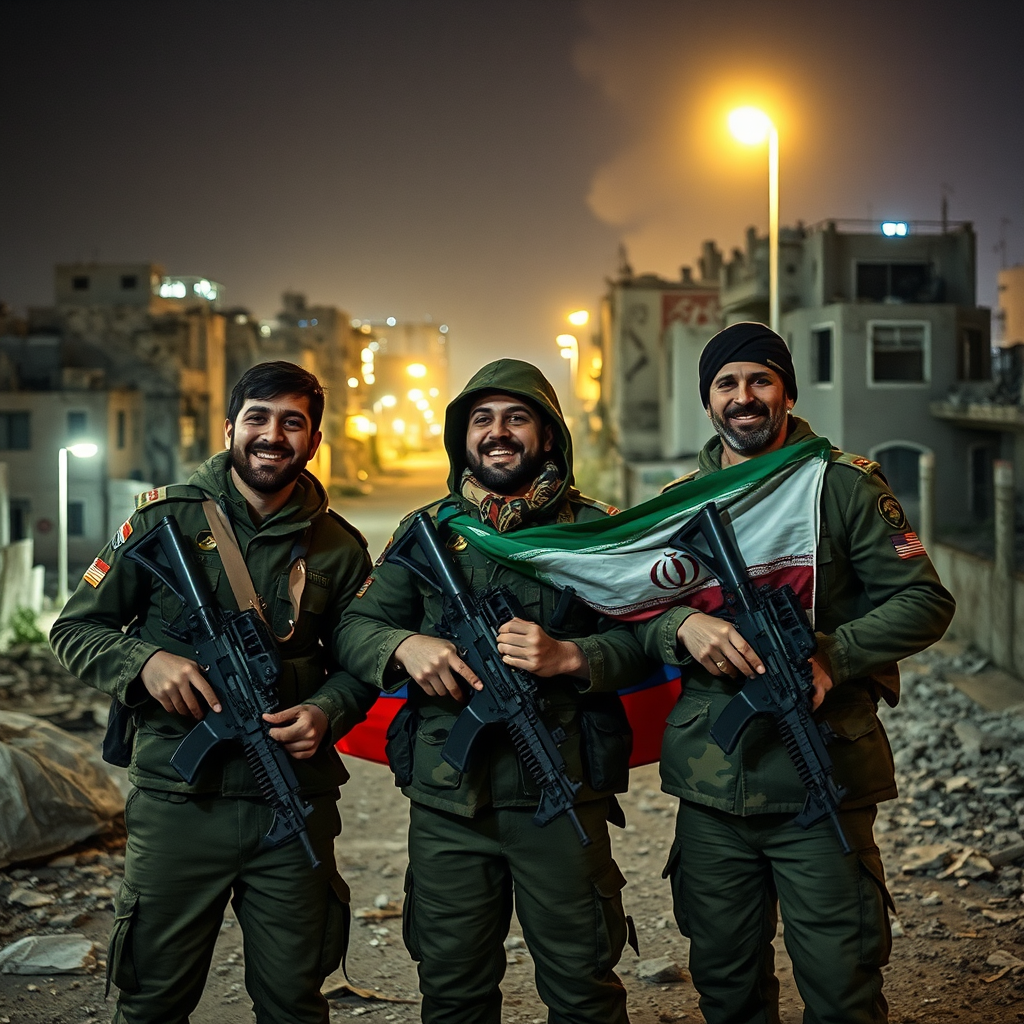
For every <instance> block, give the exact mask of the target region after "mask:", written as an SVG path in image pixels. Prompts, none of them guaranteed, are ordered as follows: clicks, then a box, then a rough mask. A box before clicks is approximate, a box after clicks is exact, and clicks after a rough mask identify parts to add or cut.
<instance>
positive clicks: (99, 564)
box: [82, 558, 110, 587]
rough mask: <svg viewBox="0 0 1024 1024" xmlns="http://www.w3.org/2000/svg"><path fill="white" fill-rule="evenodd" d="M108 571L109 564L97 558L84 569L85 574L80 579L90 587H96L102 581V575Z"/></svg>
mask: <svg viewBox="0 0 1024 1024" xmlns="http://www.w3.org/2000/svg"><path fill="white" fill-rule="evenodd" d="M108 572H110V566H109V565H107V563H106V562H104V561H103V559H102V558H97V559H96V561H94V562H93V563H92V565H90V566H89V568H88V569H86V570H85V575H84V576H83V577H82V579H84V580H85V582H86V583H88V584H89V586H91V587H98V586H99V585H100V584H101V583H102V582H103V577H104V576H106V575H107V573H108Z"/></svg>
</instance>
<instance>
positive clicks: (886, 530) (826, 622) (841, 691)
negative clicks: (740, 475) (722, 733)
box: [639, 416, 955, 814]
mask: <svg viewBox="0 0 1024 1024" xmlns="http://www.w3.org/2000/svg"><path fill="white" fill-rule="evenodd" d="M814 436H815V435H814V432H813V431H812V430H811V428H810V426H809V424H808V423H807V421H806V420H802V419H800V418H799V417H797V416H791V417H790V431H789V436H788V437H787V439H786V444H787V445H791V444H797V443H799V442H800V441H805V440H807V439H808V438H811V437H814ZM721 457H722V442H721V439H720V438H717V437H716V438H713V439H712V440H710V441H709V442H708V443H707V444H706V445H705V446H704V448H703V450H702V451H701V452H700V455H699V457H698V469H697V473H696V476H698V477H702V476H707V475H708V474H709V473H716V472H718V471H719V470H720V469H721ZM684 479H688V478H684ZM670 486H672V485H670ZM901 520H902V521H901ZM910 529H911V527H910V526H909V525H908V524H907V523H906V520H905V518H903V512H902V509H901V508H900V505H899V502H897V501H896V498H895V497H894V496H893V495H892V492H891V491H890V490H889V488H888V486H887V484H886V483H885V480H884V478H883V477H882V476H881V474H880V473H879V466H878V463H876V462H871V461H869V460H868V459H864V458H859V457H857V456H851V455H847V454H845V453H844V452H841V451H839V450H838V449H836V448H833V449H832V454H831V460H830V463H829V465H828V466H827V467H826V469H825V480H824V485H823V488H822V495H821V512H820V536H819V540H818V550H817V579H816V584H815V629H816V632H817V639H818V653H819V657H823V659H824V661H825V662H826V664H827V666H828V668H829V674H830V675H831V677H832V681H833V684H834V685H833V688H832V689H831V690H830V691H829V692H828V693H827V694H826V695H825V699H824V701H823V702H822V705H821V707H820V708H819V709H818V711H817V712H816V713H815V718H816V719H818V720H819V721H824V722H827V723H828V724H829V725H830V726H831V727H832V729H833V730H834V732H835V733H836V738H835V739H834V740H833V741H832V742H831V743H830V744H829V748H828V749H829V753H830V755H831V757H832V761H833V763H834V765H835V771H836V779H837V781H838V782H839V783H840V784H841V785H843V786H845V787H846V790H847V796H846V798H845V800H844V802H843V806H844V807H862V806H867V805H870V804H874V803H878V802H879V801H881V800H888V799H891V798H893V797H895V796H896V781H895V777H894V771H893V762H892V752H891V750H890V749H889V742H888V740H887V739H886V736H885V730H884V729H883V728H882V724H881V722H880V721H879V720H878V716H877V714H876V709H877V707H878V701H879V699H880V698H884V699H885V700H886V701H887V702H888V703H889V704H890V705H893V706H895V704H896V702H897V701H898V700H899V678H900V676H899V669H898V668H897V665H896V662H897V661H898V660H899V659H900V658H906V657H908V656H909V655H911V654H915V653H916V652H917V651H920V650H923V649H924V648H925V647H927V646H928V645H929V644H932V643H934V642H935V641H936V640H938V639H939V638H940V637H941V636H942V634H943V633H944V632H945V631H946V627H947V626H948V625H949V623H950V620H951V619H952V617H953V611H954V608H955V602H954V601H953V598H952V596H951V595H950V593H949V592H948V591H947V590H946V589H945V587H943V586H942V584H941V583H940V582H939V577H938V574H937V573H936V572H935V568H934V566H933V565H932V563H931V560H930V559H929V558H928V557H927V555H924V554H921V555H917V556H915V557H901V556H900V553H899V552H898V550H897V547H896V544H895V542H894V540H895V538H898V537H899V536H900V535H901V534H902V533H905V532H906V531H908V530H910ZM692 611H693V610H692V609H689V608H685V607H680V608H674V609H671V610H670V611H668V612H666V613H665V614H664V615H661V616H659V617H658V618H656V619H652V620H651V621H650V622H649V623H646V624H645V625H644V626H643V627H641V629H640V631H639V632H640V635H641V636H642V638H643V640H644V644H645V646H646V648H647V650H648V653H650V654H651V655H652V656H656V657H660V658H662V659H664V660H665V661H666V662H669V663H674V664H681V665H683V666H684V669H683V674H684V679H685V685H684V688H683V694H682V696H681V697H680V698H679V701H678V703H677V704H676V705H675V707H674V708H673V709H672V711H671V712H670V713H669V717H668V727H667V728H666V730H665V739H664V741H663V744H662V752H661V779H662V788H663V789H665V791H666V792H669V793H674V794H675V795H676V796H679V797H682V798H683V799H685V800H690V801H692V802H694V803H699V804H705V805H706V806H709V807H716V808H719V809H720V810H724V811H728V812H730V813H733V814H757V813H764V812H779V813H783V812H785V813H789V812H797V811H799V810H800V809H801V807H802V806H803V802H804V798H805V795H806V791H805V790H804V787H803V785H802V784H801V782H800V780H799V778H798V777H797V774H796V770H795V769H794V768H793V765H792V762H791V761H790V760H789V756H788V755H787V754H786V751H785V748H784V747H783V745H782V742H781V739H780V738H779V734H778V731H777V730H776V729H775V726H774V724H773V723H772V722H771V721H770V720H769V719H768V718H767V717H765V716H760V717H758V718H755V719H753V720H752V721H751V722H750V724H749V725H748V726H747V727H746V729H744V731H743V733H742V734H741V737H740V741H739V744H738V745H737V747H736V749H735V750H734V751H733V752H732V754H726V753H724V752H723V751H722V750H721V748H720V747H719V746H718V745H717V744H716V743H715V742H714V740H712V739H711V737H710V735H709V729H710V727H711V725H712V724H713V723H714V722H715V721H717V719H718V716H719V715H720V714H721V712H722V709H723V708H724V707H725V706H726V704H728V703H729V701H730V700H731V699H732V697H733V696H734V695H735V694H736V693H737V692H738V691H739V689H740V688H741V686H742V680H731V679H724V678H720V677H715V676H712V675H711V674H710V673H709V672H708V671H707V670H705V669H704V668H703V667H702V666H701V665H699V664H696V663H695V662H693V660H692V659H691V658H690V657H689V655H688V654H687V652H686V651H685V649H683V648H682V647H681V646H679V645H677V643H676V630H677V628H678V627H679V624H680V623H681V622H682V621H683V619H685V618H686V617H687V616H688V615H690V614H692Z"/></svg>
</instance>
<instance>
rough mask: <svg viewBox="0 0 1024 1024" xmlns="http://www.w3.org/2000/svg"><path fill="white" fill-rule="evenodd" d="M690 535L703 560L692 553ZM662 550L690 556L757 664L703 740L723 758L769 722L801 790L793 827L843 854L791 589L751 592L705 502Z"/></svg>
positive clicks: (833, 785)
mask: <svg viewBox="0 0 1024 1024" xmlns="http://www.w3.org/2000/svg"><path fill="white" fill-rule="evenodd" d="M698 535H699V536H701V537H703V539H704V542H705V543H706V544H707V546H708V549H709V552H705V551H703V550H701V549H699V548H697V547H696V546H694V543H693V541H694V539H695V538H696V537H697V536H698ZM669 544H670V545H671V546H672V547H675V548H680V549H682V550H683V551H685V552H687V553H688V554H691V555H693V556H694V557H695V558H696V559H697V560H698V561H700V562H702V563H703V564H704V565H705V566H706V567H707V569H708V570H709V571H710V572H711V573H713V574H714V575H715V576H716V577H717V579H718V581H719V583H720V584H721V585H722V593H723V594H724V596H725V603H726V609H727V613H728V616H729V618H730V619H732V620H733V621H734V622H735V625H736V629H737V630H738V632H739V633H740V635H741V636H742V637H743V639H744V640H746V641H747V643H748V644H750V646H751V647H753V648H754V650H755V651H757V653H758V655H759V656H760V658H761V661H763V662H764V667H765V673H764V675H756V676H754V678H753V679H748V680H747V682H746V683H745V684H744V685H743V688H742V689H741V690H740V692H739V693H737V694H736V696H735V697H733V699H732V700H731V701H730V702H729V703H728V704H727V705H726V706H725V710H724V711H723V712H722V713H721V714H720V715H719V716H718V720H717V721H716V722H715V723H714V725H712V727H711V738H712V739H713V740H714V741H715V742H716V743H717V744H718V745H719V746H720V747H721V748H722V750H724V751H725V752H726V753H727V754H731V753H732V752H733V750H734V749H735V748H736V744H737V743H738V742H739V738H740V733H741V732H743V729H744V728H745V727H746V725H747V724H748V723H749V722H750V720H751V719H752V718H754V717H755V716H756V715H771V716H772V718H773V719H774V720H775V724H776V726H777V727H778V730H779V733H780V734H781V736H782V741H783V743H784V744H785V746H786V751H787V752H788V754H789V757H790V760H791V761H792V762H793V766H794V767H795V768H796V770H797V774H798V775H799V776H800V781H801V782H802V783H803V784H804V788H805V789H806V790H807V799H806V800H805V801H804V806H803V809H802V810H801V811H800V813H799V814H798V815H797V816H796V819H795V821H796V823H797V824H798V825H800V826H801V827H802V828H810V827H811V825H814V824H816V823H817V822H819V821H821V820H822V819H823V818H829V819H830V820H831V822H832V827H833V828H834V829H835V831H836V835H837V836H838V837H839V842H840V845H841V846H842V848H843V852H844V853H849V852H850V844H849V842H848V841H847V838H846V835H845V833H844V832H843V827H842V825H841V824H840V823H839V804H840V803H841V801H842V799H843V797H844V796H845V795H846V790H845V789H844V788H843V787H842V786H840V785H839V784H838V783H837V782H836V781H835V778H834V772H833V768H832V758H831V757H829V754H828V751H827V750H826V749H825V745H826V744H827V743H829V742H830V741H831V740H832V739H833V738H834V736H835V733H834V732H833V731H832V729H831V728H830V727H829V726H828V725H827V724H824V723H823V724H821V725H819V724H818V723H817V722H816V721H815V720H814V719H813V718H812V717H811V693H812V690H813V687H812V685H811V680H812V677H813V670H812V668H811V665H810V662H809V661H808V659H809V658H810V656H811V655H812V654H813V653H814V652H815V651H816V650H817V648H818V642H817V640H816V639H815V636H814V630H813V629H811V624H810V623H809V622H808V621H807V614H806V613H805V612H804V609H803V607H802V606H801V604H800V602H799V600H798V599H797V596H796V594H795V593H794V592H793V588H792V587H790V586H789V585H788V584H785V585H783V586H781V587H779V588H777V589H776V588H773V587H772V586H771V585H770V584H765V585H764V586H763V587H757V586H756V585H755V584H754V582H753V580H751V578H750V574H749V572H748V571H747V566H746V563H745V562H744V561H743V557H742V556H741V554H740V551H739V548H738V547H737V545H736V541H735V540H734V539H733V537H732V535H731V534H730V533H729V531H728V530H727V529H726V528H725V524H724V523H723V522H722V517H721V515H720V514H719V512H718V506H717V505H716V504H715V503H714V502H713V501H711V502H708V504H707V505H705V506H704V507H703V508H702V509H701V510H700V512H699V513H698V514H697V515H696V516H694V517H693V518H692V519H691V520H690V521H689V522H688V523H687V524H686V525H685V526H684V527H683V528H682V529H681V530H678V531H677V532H676V533H675V534H674V535H673V536H672V538H671V539H670V541H669Z"/></svg>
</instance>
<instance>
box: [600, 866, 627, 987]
mask: <svg viewBox="0 0 1024 1024" xmlns="http://www.w3.org/2000/svg"><path fill="white" fill-rule="evenodd" d="M625 884H626V879H625V878H623V876H622V872H621V871H620V870H619V866H618V864H616V863H615V861H609V862H608V864H607V865H606V866H605V867H604V868H603V869H602V871H601V873H600V874H599V875H598V876H597V877H596V878H595V879H594V904H595V909H596V911H597V915H596V919H597V935H596V940H597V941H596V943H595V945H594V949H595V950H596V951H597V965H596V966H597V972H598V974H606V973H607V972H608V971H610V970H611V969H612V968H613V967H614V966H615V965H616V964H617V963H618V962H619V957H621V956H622V949H623V947H624V946H625V945H626V937H627V935H628V926H627V924H626V915H625V912H624V911H623V909H622V887H623V886H624V885H625Z"/></svg>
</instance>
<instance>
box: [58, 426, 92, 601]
mask: <svg viewBox="0 0 1024 1024" xmlns="http://www.w3.org/2000/svg"><path fill="white" fill-rule="evenodd" d="M98 451H99V448H97V447H96V445H94V444H92V443H91V442H86V441H83V442H82V443H80V444H71V445H68V447H67V448H61V449H60V450H59V451H58V452H57V604H58V606H59V607H61V608H63V607H64V605H66V604H67V603H68V452H71V454H72V455H74V456H75V457H76V458H79V459H91V458H92V457H93V456H94V455H95V454H96V453H97V452H98Z"/></svg>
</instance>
